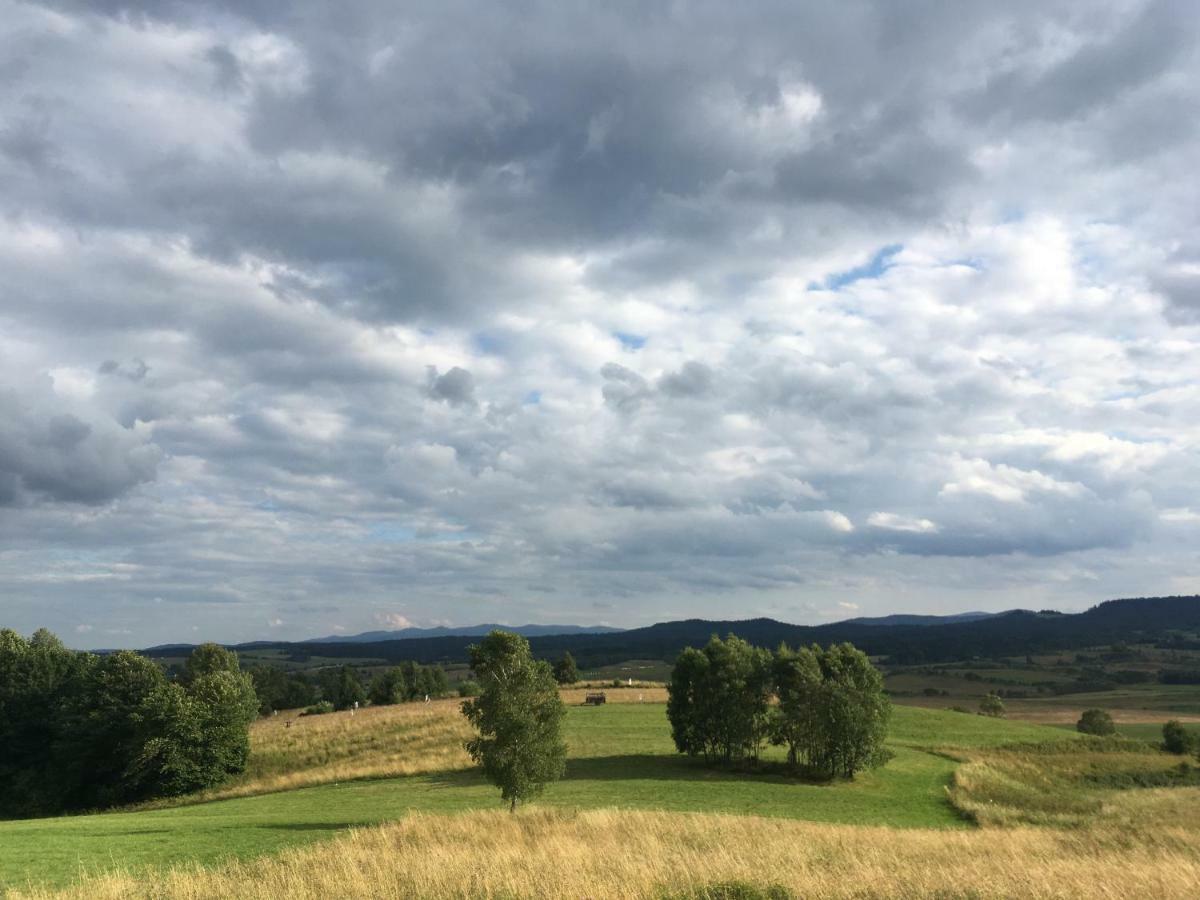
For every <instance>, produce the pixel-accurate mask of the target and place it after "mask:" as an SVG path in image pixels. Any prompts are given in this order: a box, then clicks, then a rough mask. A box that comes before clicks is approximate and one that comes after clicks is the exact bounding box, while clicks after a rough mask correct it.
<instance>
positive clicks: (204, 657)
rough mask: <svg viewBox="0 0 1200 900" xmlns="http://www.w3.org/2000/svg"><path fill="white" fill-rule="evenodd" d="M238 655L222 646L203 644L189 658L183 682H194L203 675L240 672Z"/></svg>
mask: <svg viewBox="0 0 1200 900" xmlns="http://www.w3.org/2000/svg"><path fill="white" fill-rule="evenodd" d="M238 671H240V667H239V666H238V657H237V654H236V653H234V652H233V651H232V650H227V649H225V648H224V647H222V646H221V645H220V644H213V643H211V642H210V643H207V644H201V645H200V646H199V647H196V648H195V649H194V650H193V651H192V652H191V655H190V656H188V658H187V662H185V663H184V666H183V680H184V681H185V682H189V681H193V680H194V679H196V678H199V677H201V676H202V675H211V674H212V673H213V672H238Z"/></svg>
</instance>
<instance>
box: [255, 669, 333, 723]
mask: <svg viewBox="0 0 1200 900" xmlns="http://www.w3.org/2000/svg"><path fill="white" fill-rule="evenodd" d="M248 674H249V675H250V678H251V680H252V681H253V682H254V693H256V694H257V695H258V703H259V706H258V711H259V714H260V715H264V716H269V715H270V714H271V713H272V712H274V711H275V710H278V709H302V708H303V707H305V706H308V705H309V704H311V703H313V702H314V701H315V700H316V692H315V690H314V688H313V685H312V683H311V682H310V681H309V680H308V679H307V678H305V677H304V675H302V674H301V673H299V672H287V671H285V670H284V669H281V668H280V667H279V666H271V665H266V664H265V663H259V664H258V665H255V666H251V667H250V669H249V670H248Z"/></svg>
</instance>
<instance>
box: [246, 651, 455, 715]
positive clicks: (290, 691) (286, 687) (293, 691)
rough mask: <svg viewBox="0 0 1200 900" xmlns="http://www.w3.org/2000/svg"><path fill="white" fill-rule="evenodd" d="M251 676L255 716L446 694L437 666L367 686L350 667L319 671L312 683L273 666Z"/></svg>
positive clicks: (386, 675)
mask: <svg viewBox="0 0 1200 900" xmlns="http://www.w3.org/2000/svg"><path fill="white" fill-rule="evenodd" d="M249 673H250V676H251V678H252V679H253V680H254V689H255V691H256V692H257V694H258V700H259V710H258V711H259V713H261V714H262V715H264V716H266V715H270V714H271V713H272V712H274V711H275V710H280V709H318V708H319V709H322V710H324V709H328V710H329V711H333V710H335V709H351V708H352V707H353V706H354V704H355V703H358V704H359V705H360V706H361V705H363V704H365V703H366V702H367V701H368V700H369V701H370V702H371V703H372V704H374V705H376V706H383V705H387V704H391V703H406V702H408V701H411V700H424V699H425V697H426V695H428V696H430V697H441V696H442V695H444V694H445V693H446V692H447V690H448V684H447V680H446V673H445V672H444V671H443V670H442V669H441V667H440V666H422V665H419V664H417V663H415V662H411V661H410V662H405V663H401V664H400V665H398V666H393V667H391V668H389V669H387V670H385V671H383V672H380V673H379V674H378V675H376V676H375V677H374V678H372V679H371V680H370V681H369V682H365V681H364V680H363V678H362V676H361V675H360V674H359V672H358V670H357V669H355V668H354V667H353V666H339V667H337V668H330V669H322V670H321V671H320V672H318V673H317V675H316V676H315V677H313V678H310V677H308V676H307V675H305V674H304V673H303V672H288V671H286V670H284V669H281V668H280V667H278V666H271V665H255V666H251V667H250V669H249Z"/></svg>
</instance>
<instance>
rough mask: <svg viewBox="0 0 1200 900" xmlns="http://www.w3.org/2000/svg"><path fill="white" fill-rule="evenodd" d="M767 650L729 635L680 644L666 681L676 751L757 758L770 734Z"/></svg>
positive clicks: (711, 756) (709, 758)
mask: <svg viewBox="0 0 1200 900" xmlns="http://www.w3.org/2000/svg"><path fill="white" fill-rule="evenodd" d="M770 691H771V656H770V654H769V653H768V652H767V651H765V650H759V649H756V648H754V647H751V646H750V645H749V644H748V643H746V642H745V641H743V640H742V639H741V638H739V637H736V636H734V635H730V636H729V637H728V638H727V639H726V640H724V641H723V640H721V639H720V638H719V637H717V636H716V635H713V637H712V638H711V639H710V640H709V642H708V643H707V644H706V645H705V646H704V648H703V649H702V650H695V649H693V648H690V647H689V648H687V649H685V650H684V651H683V652H682V653H681V654H679V657H678V658H677V660H676V662H675V666H674V668H673V669H672V672H671V681H670V684H669V685H668V687H667V718H668V720H669V721H670V723H671V736H672V738H673V739H674V741H675V746H676V748H678V750H679V751H680V752H681V753H687V754H689V755H692V756H700V755H702V756H704V758H705V759H706V760H707V761H709V762H713V761H716V760H721V761H724V762H727V763H728V762H733V761H736V760H742V759H750V760H757V759H758V755H759V752H760V751H761V749H762V745H763V743H764V742H765V740H766V739H767V737H768V736H769V733H770V725H771V719H770V716H769V714H768V704H769V701H770Z"/></svg>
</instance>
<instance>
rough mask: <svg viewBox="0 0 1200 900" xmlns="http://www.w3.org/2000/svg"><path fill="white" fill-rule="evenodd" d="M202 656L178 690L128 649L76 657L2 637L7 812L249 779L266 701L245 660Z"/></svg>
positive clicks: (1, 728) (102, 802)
mask: <svg viewBox="0 0 1200 900" xmlns="http://www.w3.org/2000/svg"><path fill="white" fill-rule="evenodd" d="M213 647H215V645H213V646H212V647H205V648H198V653H197V654H194V655H193V658H191V659H189V660H188V664H187V665H186V666H185V668H184V676H185V677H182V678H180V679H179V680H178V681H168V680H167V678H166V676H165V675H164V674H163V671H162V669H160V668H159V667H158V666H157V665H155V664H154V663H153V662H152V661H150V660H148V659H146V658H145V657H143V656H140V655H138V654H136V653H132V652H130V651H127V650H123V651H119V652H116V653H110V654H106V655H104V656H94V655H92V654H88V653H74V652H72V651H70V650H67V649H66V648H65V647H63V645H62V643H61V642H60V641H59V640H58V639H57V638H55V637H54V636H53V635H52V634H50V633H49V632H46V631H41V632H38V633H37V634H35V635H34V636H33V638H32V639H30V640H29V641H25V640H24V639H23V638H21V637H20V636H19V635H16V634H14V633H13V632H11V631H3V632H0V742H2V743H0V749H2V750H3V752H2V753H0V813H4V814H10V815H11V814H17V815H34V814H40V813H52V812H60V811H62V810H64V809H85V808H93V807H100V806H108V805H113V804H119V803H130V802H135V801H139V800H146V799H150V798H152V797H159V796H170V795H174V794H180V793H185V792H187V791H192V790H196V789H199V788H204V787H209V786H212V785H214V784H217V783H218V782H220V781H221V780H222V779H224V778H225V777H226V776H227V775H229V774H231V773H234V772H238V771H241V770H242V768H244V766H245V764H246V759H247V756H248V754H249V731H248V727H249V724H250V722H251V721H252V720H253V719H254V716H255V714H256V710H257V708H258V705H259V700H258V698H257V696H256V695H255V692H254V687H253V684H252V682H251V680H250V678H249V676H247V675H246V674H244V673H242V672H240V671H238V667H237V657H236V656H235V655H234V654H232V653H229V651H226V650H223V649H221V648H219V647H217V648H215V650H214V649H213Z"/></svg>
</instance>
